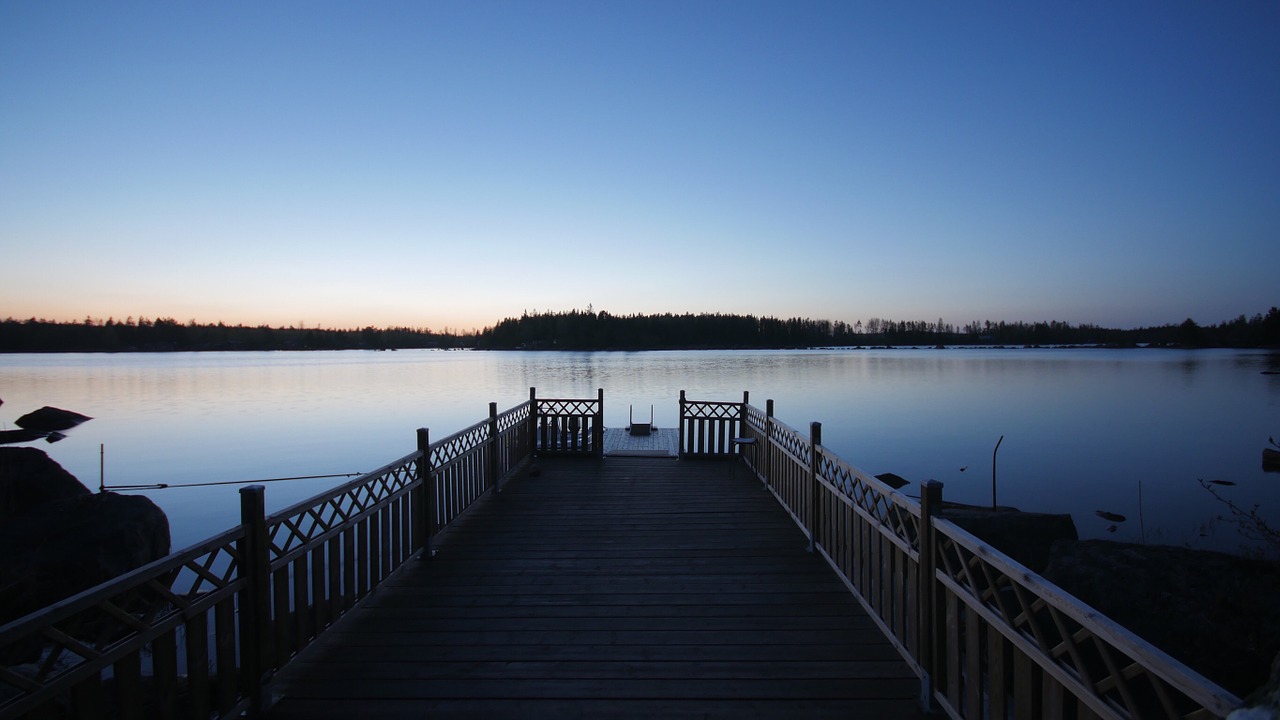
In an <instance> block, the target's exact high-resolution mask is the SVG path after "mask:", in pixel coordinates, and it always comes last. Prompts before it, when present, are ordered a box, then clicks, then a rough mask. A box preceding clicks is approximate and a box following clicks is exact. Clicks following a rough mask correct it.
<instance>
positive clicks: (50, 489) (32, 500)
mask: <svg viewBox="0 0 1280 720" xmlns="http://www.w3.org/2000/svg"><path fill="white" fill-rule="evenodd" d="M88 494H90V493H89V488H87V487H85V486H84V485H83V484H81V482H80V481H79V480H77V479H76V478H75V476H74V475H72V474H71V473H69V472H67V471H66V470H64V469H63V468H62V466H61V465H59V464H58V463H56V462H54V461H53V460H52V459H51V458H50V457H49V456H48V455H46V454H45V453H44V451H43V450H37V449H36V448H0V518H8V517H11V516H17V515H26V514H27V513H29V512H31V511H32V510H33V509H35V508H36V507H37V506H39V505H43V504H45V503H50V502H54V501H57V500H65V499H67V498H72V497H76V496H79V495H88Z"/></svg>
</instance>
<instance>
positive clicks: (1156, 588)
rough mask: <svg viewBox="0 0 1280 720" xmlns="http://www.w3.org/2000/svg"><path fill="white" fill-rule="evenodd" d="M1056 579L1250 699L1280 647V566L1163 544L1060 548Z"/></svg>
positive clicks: (1053, 567)
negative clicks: (1278, 610) (1279, 603)
mask: <svg viewBox="0 0 1280 720" xmlns="http://www.w3.org/2000/svg"><path fill="white" fill-rule="evenodd" d="M1044 575H1045V577H1046V578H1048V579H1049V580H1050V581H1051V582H1053V583H1054V584H1055V585H1057V586H1058V587H1061V588H1062V589H1064V590H1066V591H1067V592H1069V593H1071V594H1072V595H1075V596H1076V597H1078V598H1080V599H1081V600H1083V601H1084V602H1085V603H1087V604H1089V605H1090V606H1092V607H1094V608H1095V609H1097V610H1098V611H1099V612H1101V613H1102V614H1104V615H1106V616H1107V617H1109V618H1111V619H1112V620H1114V621H1116V622H1117V623H1119V624H1120V625H1122V626H1124V627H1126V628H1128V629H1129V630H1131V631H1133V632H1134V633H1135V634H1136V635H1138V636H1139V637H1141V638H1143V639H1144V640H1146V641H1147V642H1149V643H1151V644H1152V645H1155V646H1156V647H1158V648H1160V649H1161V650H1164V651H1165V652H1167V653H1169V654H1170V655H1172V656H1173V657H1175V658H1177V659H1178V660H1180V661H1181V662H1183V663H1185V664H1186V665H1188V666H1190V667H1191V668H1193V669H1195V670H1196V671H1197V672H1199V673H1200V674H1202V675H1204V676H1205V677H1207V678H1209V679H1210V680H1212V681H1214V682H1216V683H1218V684H1219V685H1221V686H1222V687H1224V688H1226V689H1227V690H1230V691H1231V692H1233V693H1235V694H1236V695H1240V696H1243V695H1246V694H1248V693H1250V692H1251V691H1253V690H1254V689H1256V688H1258V687H1259V686H1261V685H1263V684H1264V683H1265V682H1267V679H1268V675H1269V672H1268V670H1269V668H1270V665H1271V661H1272V659H1273V658H1274V657H1275V656H1276V653H1277V651H1278V650H1280V616H1278V615H1277V614H1276V612H1275V603H1276V598H1280V565H1277V564H1276V563H1273V562H1268V561H1265V560H1252V559H1247V558H1241V557H1237V556H1234V555H1226V554H1223V553H1216V552H1209V551H1204V550H1191V549H1188V548H1181V547H1169V546H1163V545H1134V544H1130V543H1118V542H1109V541H1106V540H1086V541H1082V542H1075V543H1069V542H1064V543H1058V544H1057V545H1055V546H1054V548H1053V558H1052V560H1051V562H1050V564H1049V567H1048V568H1047V569H1046V570H1045V572H1044Z"/></svg>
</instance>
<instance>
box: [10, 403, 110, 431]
mask: <svg viewBox="0 0 1280 720" xmlns="http://www.w3.org/2000/svg"><path fill="white" fill-rule="evenodd" d="M92 419H93V418H91V417H89V416H88V415H81V414H80V413H75V412H71V411H70V410H63V409H61V408H56V407H49V406H48V405H46V406H44V407H42V408H40V409H39V410H36V411H34V412H29V413H27V414H26V415H23V416H22V417H20V418H18V419H17V420H14V421H13V424H14V425H17V426H18V427H20V428H25V429H27V430H42V431H44V432H53V431H54V430H70V429H71V428H73V427H75V426H77V425H79V424H80V423H82V422H85V421H86V420H92Z"/></svg>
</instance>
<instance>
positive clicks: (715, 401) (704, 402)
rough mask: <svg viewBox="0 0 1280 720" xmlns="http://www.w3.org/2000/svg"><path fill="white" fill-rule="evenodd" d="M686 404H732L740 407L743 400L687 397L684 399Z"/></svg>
mask: <svg viewBox="0 0 1280 720" xmlns="http://www.w3.org/2000/svg"><path fill="white" fill-rule="evenodd" d="M684 404H685V405H732V406H734V407H739V406H741V405H742V401H741V400H738V401H736V402H735V401H730V400H688V399H686V400H685V401H684Z"/></svg>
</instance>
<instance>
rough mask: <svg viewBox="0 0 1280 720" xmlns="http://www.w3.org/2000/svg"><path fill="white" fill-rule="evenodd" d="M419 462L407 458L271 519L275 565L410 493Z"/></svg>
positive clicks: (409, 456)
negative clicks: (321, 538)
mask: <svg viewBox="0 0 1280 720" xmlns="http://www.w3.org/2000/svg"><path fill="white" fill-rule="evenodd" d="M418 462H419V456H418V455H417V453H414V454H412V455H407V456H405V457H404V458H401V459H400V460H398V461H396V462H395V463H392V464H390V465H387V466H385V467H382V468H379V469H378V470H375V471H373V472H371V473H368V474H366V475H363V476H361V477H359V478H357V479H356V480H353V481H352V482H349V483H346V484H344V485H342V486H341V487H339V488H337V489H335V490H334V491H332V492H331V493H329V494H326V495H321V496H318V497H314V498H311V499H310V500H307V501H304V502H303V503H299V504H298V505H294V506H293V507H291V508H289V509H287V510H284V511H282V512H279V513H276V514H274V515H272V516H271V517H269V518H267V533H268V540H269V542H270V546H271V560H272V562H275V561H276V560H277V559H278V558H282V557H284V556H286V555H288V554H289V553H291V552H293V551H294V550H296V549H298V548H300V547H303V546H306V545H307V544H309V543H311V542H312V541H314V540H316V539H318V538H320V537H323V536H324V535H325V534H327V533H330V532H333V531H335V530H337V529H339V528H340V527H341V526H342V525H344V524H346V523H348V522H350V521H351V519H352V518H355V517H357V516H359V515H360V514H362V513H365V512H368V511H369V510H372V509H373V508H376V507H378V506H380V505H382V504H384V503H386V502H388V501H389V500H390V499H391V498H393V497H395V496H396V495H399V494H401V493H403V492H406V491H407V490H408V489H409V488H410V487H411V486H412V485H413V484H414V482H415V481H416V480H417V479H418Z"/></svg>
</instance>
